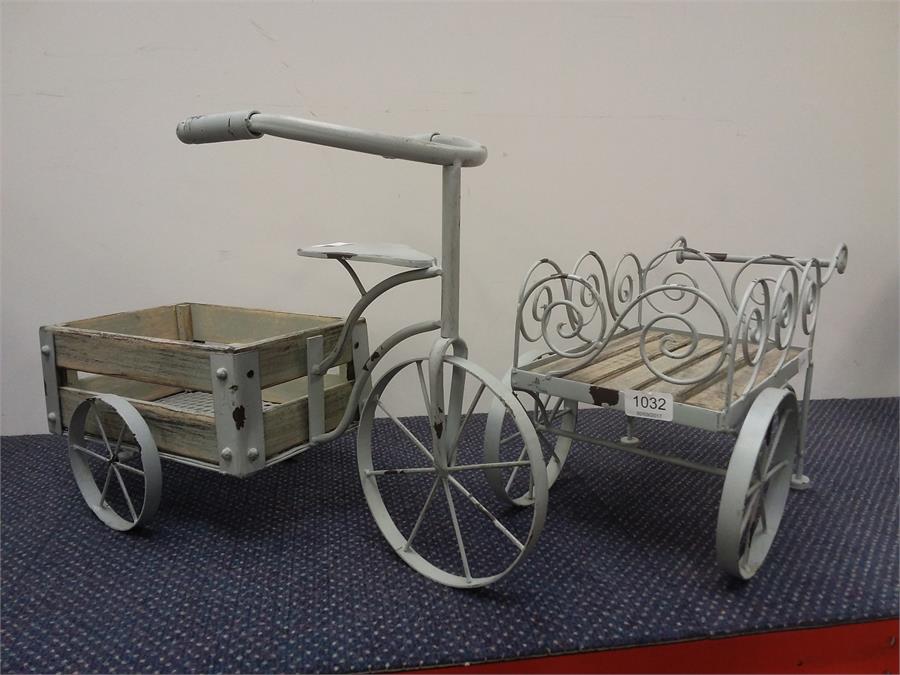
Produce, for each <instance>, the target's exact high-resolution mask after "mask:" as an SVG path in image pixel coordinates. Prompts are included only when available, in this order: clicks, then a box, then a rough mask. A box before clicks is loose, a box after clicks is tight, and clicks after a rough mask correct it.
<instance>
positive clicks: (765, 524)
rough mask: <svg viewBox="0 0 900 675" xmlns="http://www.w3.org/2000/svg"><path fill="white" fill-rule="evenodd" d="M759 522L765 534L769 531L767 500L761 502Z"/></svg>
mask: <svg viewBox="0 0 900 675" xmlns="http://www.w3.org/2000/svg"><path fill="white" fill-rule="evenodd" d="M759 522H760V524H761V525H762V529H763V532H766V531H768V529H769V523H768V521H767V520H766V500H765V499H760V500H759Z"/></svg>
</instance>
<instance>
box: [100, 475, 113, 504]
mask: <svg viewBox="0 0 900 675" xmlns="http://www.w3.org/2000/svg"><path fill="white" fill-rule="evenodd" d="M112 472H113V470H112V465H111V464H110V465H109V467H107V469H106V480H105V481H103V490H102V491H101V492H100V504H99V506H100V508H101V509H102V508H106V507H104V506H103V505H104V504H105V503H106V491H107V490H108V489H109V479H110V478H112Z"/></svg>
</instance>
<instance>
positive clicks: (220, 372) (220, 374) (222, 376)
mask: <svg viewBox="0 0 900 675" xmlns="http://www.w3.org/2000/svg"><path fill="white" fill-rule="evenodd" d="M216 377H218V378H219V379H220V380H224V379H226V378H227V377H228V371H227V370H225V369H224V368H219V369H218V370H217V371H216Z"/></svg>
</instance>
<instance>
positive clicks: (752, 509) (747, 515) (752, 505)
mask: <svg viewBox="0 0 900 675" xmlns="http://www.w3.org/2000/svg"><path fill="white" fill-rule="evenodd" d="M759 502H760V492H759V491H756V492H754V494H753V496H752V497H751V498H750V501H749V502H748V503H747V506H745V507H744V517H743V518H741V532H743V531H744V530H745V529H746V528H747V526H748V525H749V524H750V523H751V522H754V523H755V522H756V512H757V510H758V509H759Z"/></svg>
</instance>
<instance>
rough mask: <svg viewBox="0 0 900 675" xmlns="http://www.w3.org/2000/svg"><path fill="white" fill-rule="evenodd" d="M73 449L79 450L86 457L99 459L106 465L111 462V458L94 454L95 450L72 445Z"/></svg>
mask: <svg viewBox="0 0 900 675" xmlns="http://www.w3.org/2000/svg"><path fill="white" fill-rule="evenodd" d="M72 447H73V448H75V449H76V450H78V451H79V452H83V453H85V454H86V455H90V456H91V457H93V458H94V459H97V460H99V461H101V462H103V463H104V464H106V463H107V462H109V457H104V456H103V455H98V454H97V453H96V452H94V451H93V450H88V449H87V448H85V447H84V446H82V445H75V444H74V443H72Z"/></svg>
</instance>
